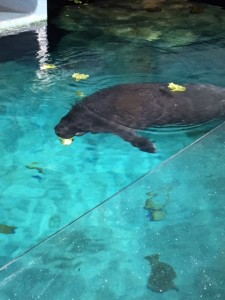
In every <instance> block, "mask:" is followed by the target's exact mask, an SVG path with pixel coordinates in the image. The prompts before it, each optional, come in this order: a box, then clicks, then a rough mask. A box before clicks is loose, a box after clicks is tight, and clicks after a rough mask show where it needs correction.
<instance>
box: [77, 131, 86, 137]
mask: <svg viewBox="0 0 225 300" xmlns="http://www.w3.org/2000/svg"><path fill="white" fill-rule="evenodd" d="M84 134H85V132H81V131H78V132H77V133H75V136H82V135H84Z"/></svg>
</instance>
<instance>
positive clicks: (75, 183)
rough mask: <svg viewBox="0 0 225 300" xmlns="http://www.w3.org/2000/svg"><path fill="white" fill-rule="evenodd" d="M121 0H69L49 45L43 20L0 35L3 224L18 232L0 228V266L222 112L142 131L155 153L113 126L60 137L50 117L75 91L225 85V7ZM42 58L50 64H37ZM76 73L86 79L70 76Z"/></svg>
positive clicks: (58, 113)
mask: <svg viewBox="0 0 225 300" xmlns="http://www.w3.org/2000/svg"><path fill="white" fill-rule="evenodd" d="M125 4H126V2H125V3H124V5H122V4H120V5H118V6H115V4H113V3H110V2H107V4H105V5H103V4H99V2H97V4H95V5H91V4H88V5H85V3H84V4H82V5H78V6H77V5H75V4H74V5H73V4H71V6H67V7H65V8H64V9H63V10H62V11H61V14H60V16H59V17H58V18H57V19H55V20H53V21H52V22H53V23H54V26H56V28H57V27H58V28H59V30H62V29H63V30H65V31H64V35H63V36H62V37H61V39H60V40H59V41H58V43H57V44H56V45H54V47H51V45H48V40H47V35H46V29H45V28H39V29H37V31H36V32H33V33H24V34H20V35H18V36H10V37H7V38H1V39H0V45H2V46H1V54H0V61H1V63H0V86H1V94H0V113H1V115H0V118H1V127H2V130H1V133H0V147H1V155H2V159H1V162H0V164H1V168H0V175H1V182H0V187H1V220H0V224H3V225H8V226H15V227H17V229H16V230H15V233H14V234H1V235H0V242H1V255H0V264H1V265H4V264H5V263H7V262H9V261H10V260H11V259H12V258H14V257H16V256H18V255H20V254H22V253H23V252H24V251H26V250H28V249H29V248H30V247H32V246H34V245H35V244H37V243H38V242H40V241H42V240H43V239H44V238H46V237H47V236H49V235H50V234H52V233H54V232H56V231H57V230H59V229H60V228H62V227H63V226H65V225H66V224H67V223H69V222H71V221H72V220H74V219H76V218H78V217H79V216H81V215H82V214H84V213H85V212H87V211H88V210H90V209H92V208H93V207H95V206H96V205H98V204H99V203H101V202H102V201H103V200H105V199H106V198H108V197H109V196H111V195H113V194H114V193H116V192H117V191H119V190H120V189H122V188H123V187H125V186H127V185H128V184H130V183H132V182H133V181H134V180H136V179H137V178H139V177H140V176H142V175H144V174H145V173H146V172H148V171H149V170H151V169H153V168H154V167H156V166H157V165H159V164H160V163H161V162H163V161H164V160H166V159H167V158H168V157H170V156H171V155H173V154H175V153H176V152H178V151H179V150H181V149H183V148H184V147H185V146H187V145H189V144H190V143H192V142H193V141H194V140H196V139H198V138H199V137H200V136H202V135H203V134H205V133H206V132H207V131H209V130H210V129H212V128H214V127H215V126H217V125H218V124H219V123H220V122H221V121H222V120H213V121H212V122H209V123H207V124H202V125H199V126H195V127H190V128H182V129H181V128H173V130H169V129H168V128H167V129H164V130H160V129H158V128H154V129H149V130H147V131H146V132H142V134H145V135H147V136H150V137H151V139H152V140H154V142H155V144H156V147H157V149H158V152H157V153H156V154H152V155H151V154H148V153H144V152H141V151H139V150H138V149H136V148H133V147H132V146H130V145H129V144H128V143H126V142H124V141H123V140H121V139H119V138H118V137H116V136H114V135H109V134H98V135H91V134H87V135H85V136H83V137H80V138H76V139H75V142H74V144H73V145H72V146H70V147H63V146H62V145H61V144H60V142H59V140H58V139H57V137H56V136H55V134H54V126H55V125H56V124H57V122H58V121H59V119H60V118H61V117H62V116H63V115H64V114H65V113H66V112H67V111H68V110H69V109H70V107H71V105H72V104H73V103H74V102H76V101H80V100H81V99H80V98H81V97H80V96H79V94H80V93H79V92H83V93H84V94H85V95H90V94H91V93H93V92H95V91H97V90H100V89H102V88H105V87H107V86H111V85H114V84H119V83H128V82H129V83H130V82H176V83H183V82H193V83H197V82H203V83H211V84H215V85H219V86H225V83H224V74H225V64H224V57H225V50H224V49H225V47H224V46H225V40H224V38H223V30H222V28H223V26H224V24H225V12H224V11H223V10H221V9H220V8H218V7H210V6H207V7H206V8H205V9H204V11H203V12H202V13H201V14H199V15H194V14H190V13H189V10H188V9H187V8H185V7H180V8H179V7H178V8H175V7H174V8H173V9H172V8H170V9H167V10H164V11H162V12H158V13H149V12H146V11H145V10H143V8H141V6H140V3H139V2H133V4H132V5H131V6H128V5H127V4H126V5H125ZM171 7H172V6H171ZM180 13H182V14H180ZM218 18H219V20H220V22H218V21H217V20H218ZM181 24H182V26H181ZM48 34H49V35H51V32H49V33H48ZM9 45H14V51H13V53H11V52H10V51H9V48H8V47H9ZM16 49H17V50H18V51H16ZM48 49H50V50H48ZM45 63H49V64H54V65H55V66H56V68H55V69H48V70H42V69H41V66H43V64H45ZM75 72H79V73H84V74H88V75H89V78H88V79H86V80H83V81H79V82H76V81H75V80H74V79H73V78H72V75H73V73H75Z"/></svg>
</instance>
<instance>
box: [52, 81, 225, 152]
mask: <svg viewBox="0 0 225 300" xmlns="http://www.w3.org/2000/svg"><path fill="white" fill-rule="evenodd" d="M182 87H185V90H184V91H171V90H170V89H169V87H168V84H164V83H131V84H120V85H116V86H112V87H108V88H105V89H103V90H100V91H98V92H95V93H93V94H92V95H90V96H87V97H85V98H84V99H83V100H82V101H80V102H78V103H76V104H75V105H74V106H73V107H72V109H71V110H70V111H69V112H68V113H67V114H66V115H65V116H64V117H63V118H62V119H61V120H60V122H59V123H58V125H56V126H55V133H56V135H58V137H60V138H61V139H71V140H72V138H73V137H74V136H81V135H83V134H86V133H93V134H96V133H111V134H115V135H117V136H119V137H121V138H122V139H124V140H125V141H127V142H130V143H131V144H132V145H133V146H134V147H137V148H139V149H140V150H142V151H145V152H149V153H152V152H155V151H156V148H155V146H154V145H153V143H152V142H151V141H150V140H149V139H148V138H146V137H143V136H141V135H139V134H138V132H137V131H138V130H144V129H147V128H150V127H152V126H165V125H166V126H168V125H192V124H199V123H202V122H205V121H209V120H211V119H214V118H216V117H219V116H222V115H223V116H224V112H225V88H220V87H217V86H214V85H210V84H208V85H205V84H183V85H182Z"/></svg>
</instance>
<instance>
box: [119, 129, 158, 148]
mask: <svg viewBox="0 0 225 300" xmlns="http://www.w3.org/2000/svg"><path fill="white" fill-rule="evenodd" d="M114 133H115V134H116V135H118V136H119V137H121V138H122V139H124V140H125V141H127V142H129V143H131V144H132V145H133V146H134V147H137V148H139V149H140V150H141V151H144V152H148V153H155V152H156V148H155V147H154V145H153V143H152V142H151V141H150V140H149V139H147V138H145V137H142V136H140V135H138V134H137V133H136V132H135V131H134V130H121V131H116V132H114Z"/></svg>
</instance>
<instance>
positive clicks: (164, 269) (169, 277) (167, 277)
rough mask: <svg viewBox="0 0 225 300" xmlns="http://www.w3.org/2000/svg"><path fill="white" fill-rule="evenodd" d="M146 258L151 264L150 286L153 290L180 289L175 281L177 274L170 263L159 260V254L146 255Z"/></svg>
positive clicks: (160, 291) (162, 291)
mask: <svg viewBox="0 0 225 300" xmlns="http://www.w3.org/2000/svg"><path fill="white" fill-rule="evenodd" d="M145 259H147V260H148V261H149V263H150V265H151V274H150V277H149V280H148V287H149V288H150V289H151V290H152V291H153V292H157V293H164V292H167V291H168V290H171V289H172V290H176V291H179V289H178V288H177V287H176V286H175V284H174V282H173V280H174V279H175V278H176V276H177V275H176V272H175V271H174V269H173V268H172V267H171V266H170V265H169V264H167V263H164V262H160V261H159V254H153V255H150V256H146V257H145Z"/></svg>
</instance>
